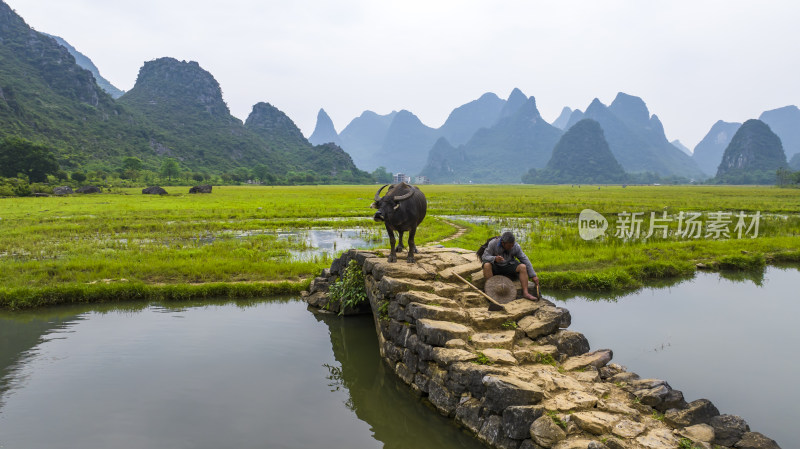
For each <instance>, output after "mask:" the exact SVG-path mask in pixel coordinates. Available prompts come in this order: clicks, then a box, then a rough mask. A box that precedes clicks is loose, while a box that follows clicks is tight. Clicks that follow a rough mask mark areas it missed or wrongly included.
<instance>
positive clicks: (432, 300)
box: [397, 290, 460, 309]
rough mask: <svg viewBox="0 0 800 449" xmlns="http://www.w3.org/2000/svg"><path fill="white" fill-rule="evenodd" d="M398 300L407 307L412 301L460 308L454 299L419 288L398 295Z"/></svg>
mask: <svg viewBox="0 0 800 449" xmlns="http://www.w3.org/2000/svg"><path fill="white" fill-rule="evenodd" d="M397 301H398V302H399V303H400V305H401V306H403V307H407V306H408V305H409V304H411V303H420V304H426V305H430V306H439V307H447V308H450V309H456V308H459V306H460V305H459V303H458V302H457V301H455V300H453V299H450V298H445V297H444V296H439V295H437V294H436V293H430V292H425V291H419V290H411V291H407V292H403V293H399V294H398V295H397Z"/></svg>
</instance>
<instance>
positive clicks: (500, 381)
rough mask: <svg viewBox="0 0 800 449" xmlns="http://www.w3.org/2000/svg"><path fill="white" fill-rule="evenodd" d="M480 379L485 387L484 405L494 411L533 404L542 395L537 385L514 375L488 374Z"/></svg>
mask: <svg viewBox="0 0 800 449" xmlns="http://www.w3.org/2000/svg"><path fill="white" fill-rule="evenodd" d="M482 381H483V385H484V386H485V387H486V395H485V399H486V407H487V408H488V409H490V410H492V411H494V412H495V413H499V412H502V411H503V410H505V409H506V408H507V407H511V406H513V405H534V404H537V403H538V402H539V401H541V400H542V398H543V397H544V391H542V389H541V388H539V386H538V385H536V384H533V383H531V382H525V381H523V380H520V379H517V378H516V377H511V376H495V375H488V376H485V377H484V378H483V380H482Z"/></svg>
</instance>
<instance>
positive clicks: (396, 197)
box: [393, 187, 414, 201]
mask: <svg viewBox="0 0 800 449" xmlns="http://www.w3.org/2000/svg"><path fill="white" fill-rule="evenodd" d="M413 194H414V188H413V187H411V191H410V192H408V193H406V194H405V195H400V196H395V197H393V199H394V200H395V201H403V200H407V199H409V198H411V195H413Z"/></svg>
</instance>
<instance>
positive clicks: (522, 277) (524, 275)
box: [517, 264, 538, 300]
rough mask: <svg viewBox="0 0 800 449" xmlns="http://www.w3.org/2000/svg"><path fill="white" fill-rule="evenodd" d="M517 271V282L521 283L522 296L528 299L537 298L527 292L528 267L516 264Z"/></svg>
mask: <svg viewBox="0 0 800 449" xmlns="http://www.w3.org/2000/svg"><path fill="white" fill-rule="evenodd" d="M517 273H519V283H520V284H522V296H523V297H525V299H530V300H536V299H538V298H536V297H535V296H533V295H531V294H530V293H528V268H527V267H525V265H523V264H519V265H517Z"/></svg>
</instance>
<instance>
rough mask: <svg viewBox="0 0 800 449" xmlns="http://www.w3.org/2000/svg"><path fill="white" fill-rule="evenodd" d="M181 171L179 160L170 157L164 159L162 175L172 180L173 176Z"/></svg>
mask: <svg viewBox="0 0 800 449" xmlns="http://www.w3.org/2000/svg"><path fill="white" fill-rule="evenodd" d="M180 172H181V167H180V166H179V165H178V161H176V160H175V159H173V158H171V157H169V158H166V159H164V162H162V163H161V177H162V178H167V180H168V181H172V178H173V177H177V176H178V175H179V174H180Z"/></svg>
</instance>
